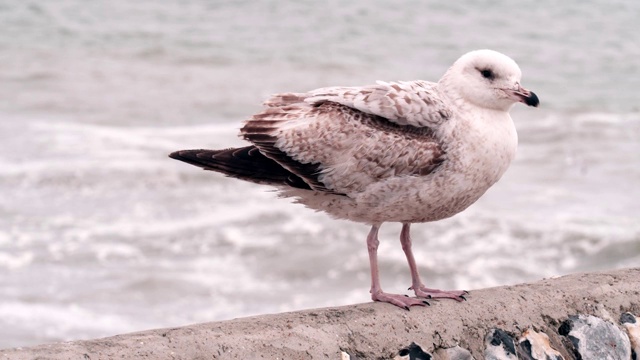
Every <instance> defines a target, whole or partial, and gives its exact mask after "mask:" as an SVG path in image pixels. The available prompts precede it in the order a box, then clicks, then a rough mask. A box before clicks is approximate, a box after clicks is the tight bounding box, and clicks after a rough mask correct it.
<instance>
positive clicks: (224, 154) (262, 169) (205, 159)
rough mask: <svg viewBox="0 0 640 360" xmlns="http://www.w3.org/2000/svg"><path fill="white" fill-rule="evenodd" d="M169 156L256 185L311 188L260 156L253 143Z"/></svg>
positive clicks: (273, 162)
mask: <svg viewBox="0 0 640 360" xmlns="http://www.w3.org/2000/svg"><path fill="white" fill-rule="evenodd" d="M169 157H170V158H172V159H176V160H180V161H184V162H186V163H188V164H191V165H195V166H198V167H201V168H203V169H204V170H212V171H216V172H219V173H223V174H225V175H227V176H229V177H233V178H236V179H240V180H245V181H250V182H253V183H257V184H268V185H281V186H282V185H285V186H292V187H296V188H302V189H311V188H310V187H309V185H308V184H307V183H305V182H304V181H302V179H301V178H299V177H298V176H296V175H294V174H292V173H291V172H290V171H288V170H287V169H285V168H283V167H282V166H280V164H278V163H277V162H275V161H273V160H271V159H269V158H268V157H266V156H264V155H263V154H262V153H261V152H260V150H259V149H258V148H256V147H255V146H246V147H242V148H230V149H224V150H179V151H176V152H173V153H171V154H169Z"/></svg>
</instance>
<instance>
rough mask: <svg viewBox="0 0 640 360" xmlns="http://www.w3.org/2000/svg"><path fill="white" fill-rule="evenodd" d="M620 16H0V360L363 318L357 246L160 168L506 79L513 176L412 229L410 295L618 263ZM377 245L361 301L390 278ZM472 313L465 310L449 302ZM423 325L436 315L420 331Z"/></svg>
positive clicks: (627, 256) (510, 11) (633, 155)
mask: <svg viewBox="0 0 640 360" xmlns="http://www.w3.org/2000/svg"><path fill="white" fill-rule="evenodd" d="M639 17H640V2H638V1H632V0H628V1H597V2H596V1H592V2H584V1H564V2H555V1H551V0H539V1H533V0H523V1H518V2H512V1H506V0H503V1H492V2H489V1H478V2H448V3H446V4H445V2H439V1H424V0H420V1H417V0H416V1H405V2H394V3H391V2H387V1H377V0H376V1H365V0H355V1H349V2H343V1H327V2H318V1H306V0H305V1H295V2H293V1H292V2H284V1H205V0H180V1H178V0H166V1H125V0H115V1H108V2H107V1H84V0H58V1H29V0H25V1H9V0H0V30H1V31H0V347H15V346H26V345H33V344H37V343H43V342H52V341H58V340H72V339H86V338H92V337H101V336H108V335H113V334H117V333H122V332H130V331H137V330H143V329H148V328H155V327H169V326H179V325H187V324H190V323H196V322H205V321H212V320H221V319H231V318H236V317H242V316H248V315H253V314H263V313H275V312H281V311H290V310H295V309H304V308H313V307H324V306H331V305H342V304H352V303H357V302H367V301H370V299H369V294H368V290H369V264H368V258H367V251H366V247H365V237H366V234H367V232H368V228H367V227H366V226H364V225H359V224H352V223H349V222H345V221H335V220H331V219H329V218H328V217H327V216H326V215H324V214H319V213H314V212H312V211H311V210H307V209H303V208H302V207H300V206H299V205H294V204H291V203H290V202H289V201H287V200H279V199H276V196H275V195H274V193H273V192H271V191H270V189H269V188H266V187H260V186H255V185H252V184H248V183H243V182H240V181H236V180H230V179H227V178H224V177H222V176H220V175H218V174H213V173H209V172H204V171H200V170H199V169H197V168H195V167H192V166H188V165H186V164H183V163H179V162H177V161H173V160H171V159H169V158H167V154H168V153H169V152H171V151H174V150H178V149H186V148H221V147H227V146H234V145H239V144H241V143H242V142H241V141H240V140H239V139H238V138H237V136H236V133H237V130H238V128H239V126H240V121H242V120H243V119H245V118H247V116H249V115H250V114H252V113H253V112H255V111H257V110H259V108H260V103H261V101H262V100H263V99H264V98H265V97H267V96H269V95H270V94H272V93H276V92H282V91H305V90H309V89H313V88H317V87H322V86H330V85H364V84H370V83H373V82H374V81H375V80H378V79H380V80H410V79H426V80H437V79H438V78H439V77H440V76H441V75H442V74H443V73H444V71H445V70H446V69H447V68H448V66H449V65H450V64H451V63H453V61H454V60H456V59H457V58H458V57H459V56H460V55H461V54H463V53H465V52H467V51H469V50H473V49H478V48H492V49H495V50H498V51H501V52H504V53H506V54H507V55H509V56H511V57H512V58H514V59H515V60H516V61H517V62H518V63H519V65H520V67H521V68H522V70H523V74H524V78H523V85H524V86H526V87H527V88H529V89H531V90H533V91H535V92H536V93H537V94H538V95H539V97H540V99H541V101H542V106H541V108H539V109H533V108H526V107H525V106H520V105H518V106H516V108H515V109H514V110H513V112H512V116H513V118H514V119H515V122H516V127H517V128H518V131H519V136H520V147H519V152H518V157H517V159H516V161H515V163H514V164H513V165H512V167H511V169H510V170H509V171H508V172H507V174H506V175H505V176H504V177H503V179H502V180H501V181H500V182H499V183H498V184H497V185H496V186H495V187H494V188H492V189H491V190H490V191H489V192H488V193H487V194H486V195H485V197H483V198H482V199H481V200H480V201H479V202H478V203H477V204H475V205H474V206H472V207H471V208H470V209H468V211H466V212H465V213H463V214H460V215H458V216H456V217H454V218H451V219H448V220H445V221H441V222H438V223H433V224H422V225H415V226H414V227H413V235H414V236H413V237H414V241H415V245H414V248H415V252H416V257H417V258H418V261H419V264H420V265H421V271H422V273H423V277H424V279H425V280H426V283H427V285H430V286H433V287H439V288H465V289H476V288H482V287H488V286H496V285H502V284H513V283H518V282H522V281H530V280H536V279H540V278H543V277H549V276H555V275H561V274H566V273H571V272H577V271H589V270H601V269H612V268H620V267H629V266H637V265H638V263H640V186H639V184H640V90H639V89H640V61H639V60H638V59H640V40H639V36H638V34H639V33H640V31H639V29H640V25H639V23H638V20H637V19H638V18H639ZM399 229H400V227H399V225H397V224H387V225H385V226H383V228H382V231H381V241H382V244H381V249H380V261H381V267H382V282H383V287H384V288H385V289H386V290H388V291H393V292H402V291H405V289H406V288H407V286H408V285H409V280H410V278H409V272H408V269H407V266H406V264H405V260H404V256H403V253H402V250H401V248H400V245H399V242H398V235H399ZM472 299H473V296H471V301H473V300H472ZM432 309H433V310H434V311H437V308H432Z"/></svg>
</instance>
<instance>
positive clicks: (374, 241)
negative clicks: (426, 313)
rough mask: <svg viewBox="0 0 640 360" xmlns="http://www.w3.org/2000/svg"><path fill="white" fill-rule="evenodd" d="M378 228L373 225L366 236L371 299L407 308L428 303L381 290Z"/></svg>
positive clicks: (377, 225) (378, 226)
mask: <svg viewBox="0 0 640 360" xmlns="http://www.w3.org/2000/svg"><path fill="white" fill-rule="evenodd" d="M378 229H380V224H376V225H373V226H372V227H371V231H370V232H369V235H368V236H367V249H368V250H369V264H370V265H371V290H370V291H369V292H370V293H371V299H372V300H373V301H381V302H388V303H390V304H393V305H396V306H399V307H401V308H404V309H407V310H409V306H413V305H418V306H425V305H429V303H428V302H426V301H423V300H420V299H415V298H410V297H407V296H406V295H398V294H388V293H386V292H384V291H382V288H381V287H380V273H379V271H378V245H379V244H380V241H379V240H378Z"/></svg>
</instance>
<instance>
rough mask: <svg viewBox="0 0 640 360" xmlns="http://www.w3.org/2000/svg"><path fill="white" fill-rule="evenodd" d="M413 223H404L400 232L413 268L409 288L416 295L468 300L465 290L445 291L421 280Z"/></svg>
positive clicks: (411, 268) (410, 266)
mask: <svg viewBox="0 0 640 360" xmlns="http://www.w3.org/2000/svg"><path fill="white" fill-rule="evenodd" d="M410 226H411V224H409V223H407V224H402V231H401V232H400V243H401V244H402V250H403V251H404V254H405V255H406V256H407V262H408V263H409V269H410V270H411V287H410V288H409V290H413V291H415V293H416V296H418V297H423V298H447V299H454V300H457V301H462V300H466V299H465V298H464V294H467V292H466V291H464V290H454V291H443V290H438V289H429V288H427V287H425V286H424V285H423V284H422V280H420V274H418V267H417V266H416V259H415V258H414V257H413V251H411V236H410V235H409V231H410V230H409V227H410Z"/></svg>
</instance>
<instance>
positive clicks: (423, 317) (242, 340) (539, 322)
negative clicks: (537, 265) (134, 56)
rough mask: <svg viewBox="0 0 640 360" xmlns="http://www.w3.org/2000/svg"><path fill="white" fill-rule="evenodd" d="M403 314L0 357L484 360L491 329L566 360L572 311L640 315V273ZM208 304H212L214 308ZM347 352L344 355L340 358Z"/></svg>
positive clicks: (350, 312)
mask: <svg viewBox="0 0 640 360" xmlns="http://www.w3.org/2000/svg"><path fill="white" fill-rule="evenodd" d="M430 302H431V304H432V306H430V307H415V308H412V309H411V311H406V310H403V309H400V308H398V307H395V306H392V305H389V304H384V303H366V304H357V305H352V306H343V307H336V308H325V309H314V310H304V311H298V312H291V313H282V314H273V315H262V316H255V317H249V318H242V319H235V320H228V321H220V322H212V323H204V324H196V325H191V326H185V327H179V328H170V329H158V330H150V331H144V332H138V333H132V334H125V335H117V336H113V337H108V338H104V339H95V340H87V341H73V342H63V343H55V344H48V345H40V346H35V347H30V348H17V349H6V350H0V359H92V360H96V359H134V358H135V359H340V358H341V354H342V352H344V353H346V354H349V357H350V359H352V360H353V359H392V358H394V357H395V356H397V355H398V351H399V350H400V349H403V348H406V347H407V346H408V345H409V344H411V343H416V344H419V345H420V346H421V347H422V349H424V350H425V351H428V352H429V353H431V354H434V353H435V354H436V355H435V357H434V359H438V358H440V356H438V355H437V354H438V353H439V352H440V351H439V349H447V348H452V347H456V346H458V345H459V346H460V347H462V348H464V349H467V350H468V351H470V352H471V354H472V356H473V357H474V358H475V359H483V358H484V356H485V338H486V337H487V334H489V333H490V332H491V331H493V329H496V328H499V329H502V330H503V331H505V332H506V333H510V334H515V335H514V336H516V337H517V336H519V335H518V334H522V333H523V332H525V330H527V329H533V330H535V331H539V332H542V333H546V335H547V336H548V337H549V343H550V345H551V346H552V347H553V348H555V349H557V350H558V351H559V352H560V353H561V354H562V357H563V358H564V359H574V358H575V354H574V353H572V352H571V351H568V350H566V349H565V348H566V346H565V345H566V343H567V339H566V338H565V337H563V336H562V335H560V334H559V332H558V328H559V327H560V326H561V324H562V323H563V322H564V321H565V320H567V319H568V318H569V316H572V315H576V314H584V315H594V316H597V317H599V318H603V319H605V320H609V319H610V320H611V322H612V323H617V319H619V318H620V316H621V314H622V313H625V312H630V313H632V314H640V268H632V269H626V270H616V271H609V272H600V273H581V274H573V275H567V276H563V277H559V278H553V279H545V280H541V281H538V282H534V283H530V284H520V285H514V286H501V287H496V288H489V289H482V290H475V291H471V293H470V295H469V296H468V301H466V302H460V303H458V302H455V301H450V300H440V301H436V300H431V301H430ZM212 306H213V305H212ZM343 356H344V355H343Z"/></svg>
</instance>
